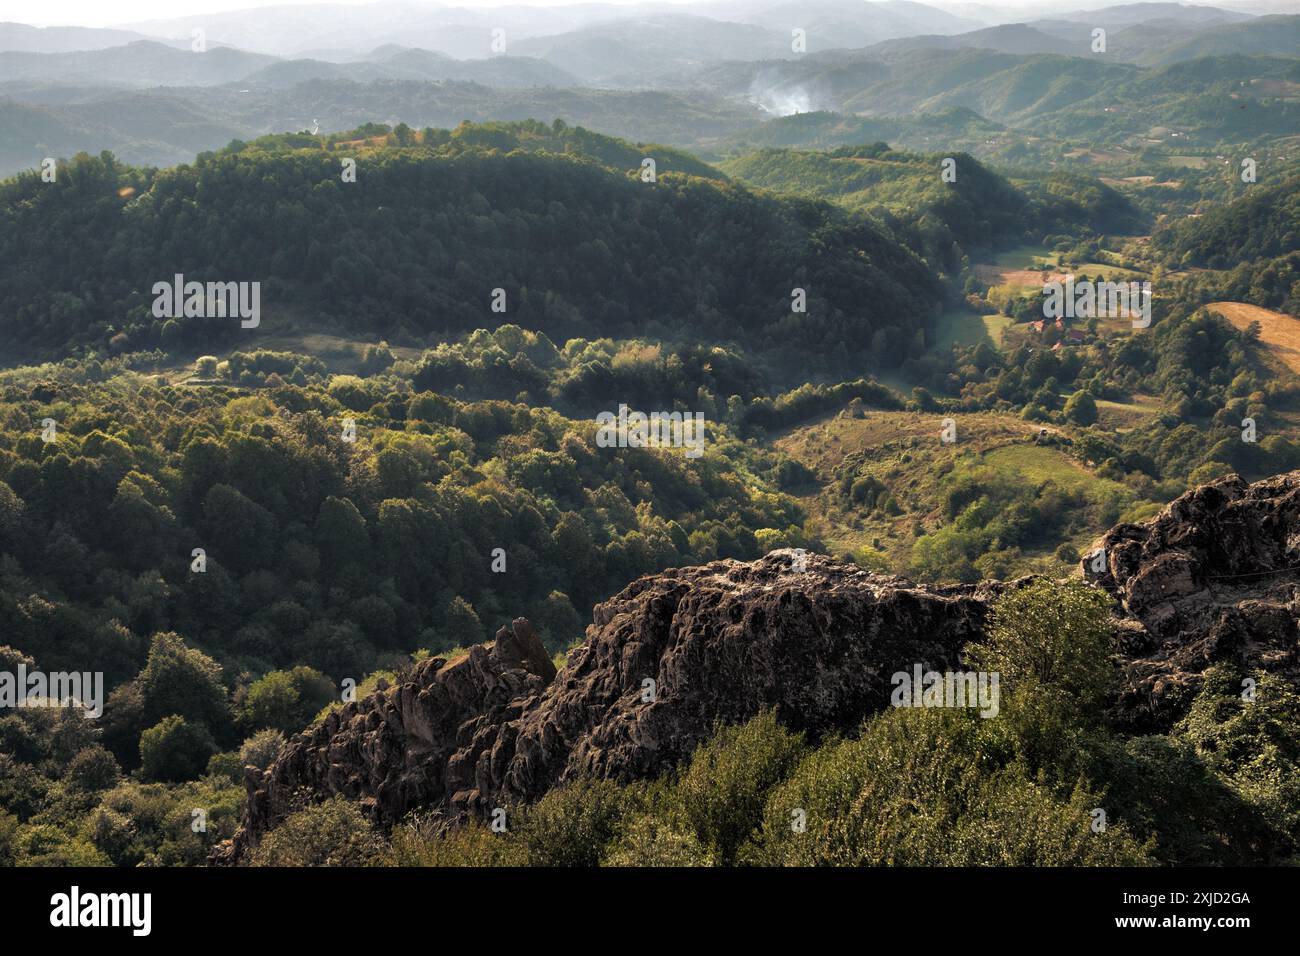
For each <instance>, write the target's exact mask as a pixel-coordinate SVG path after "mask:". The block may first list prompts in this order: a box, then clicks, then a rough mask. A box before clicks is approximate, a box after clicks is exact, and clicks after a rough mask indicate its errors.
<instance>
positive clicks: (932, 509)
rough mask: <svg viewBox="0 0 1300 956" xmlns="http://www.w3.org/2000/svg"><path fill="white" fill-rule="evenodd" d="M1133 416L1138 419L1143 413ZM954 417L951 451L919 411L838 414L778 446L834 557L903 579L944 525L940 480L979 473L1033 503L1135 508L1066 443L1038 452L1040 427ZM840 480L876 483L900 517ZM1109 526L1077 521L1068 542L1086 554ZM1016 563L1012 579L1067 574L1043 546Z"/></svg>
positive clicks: (937, 424) (937, 420)
mask: <svg viewBox="0 0 1300 956" xmlns="http://www.w3.org/2000/svg"><path fill="white" fill-rule="evenodd" d="M1113 404H1114V403H1113ZM1118 407H1121V406H1118V405H1117V408H1118ZM1135 411H1136V412H1138V413H1140V412H1141V406H1137V408H1136V409H1135ZM954 417H955V419H956V426H957V442H956V443H955V444H944V443H943V442H941V441H940V438H939V432H940V428H941V423H942V416H940V415H928V414H920V413H915V412H868V413H867V414H866V416H865V417H864V418H860V419H854V418H840V417H838V416H837V417H833V418H830V419H824V420H822V421H820V422H817V423H813V424H809V425H806V426H803V427H801V428H797V429H795V430H793V431H792V432H790V433H788V434H787V435H785V436H784V437H783V438H781V439H779V440H778V441H777V442H776V446H777V448H778V449H779V450H780V451H782V452H784V453H785V454H787V455H789V456H790V457H791V458H794V459H796V460H798V461H800V462H801V463H802V464H804V465H805V466H807V467H808V468H810V469H812V471H813V472H814V473H816V475H817V477H818V479H819V482H820V487H819V488H818V489H817V490H816V491H812V492H810V493H808V494H806V495H804V496H802V501H803V504H804V506H805V507H806V508H807V509H808V513H809V515H810V522H811V526H812V528H813V529H814V530H815V531H816V532H817V534H819V535H820V536H821V538H822V539H823V541H825V542H826V544H827V546H828V547H829V548H830V549H831V551H832V552H833V553H836V554H840V553H849V554H854V555H855V556H857V558H858V560H859V561H860V562H861V563H864V564H866V565H868V566H875V567H878V568H880V569H882V570H889V571H895V572H897V571H905V570H906V569H907V568H909V566H911V565H912V563H913V556H914V555H913V552H914V549H915V547H916V545H917V542H918V540H923V536H925V535H930V534H933V533H935V532H936V531H939V530H940V529H942V528H943V527H944V526H945V524H947V522H948V520H949V519H948V518H947V516H946V515H945V514H944V494H945V492H944V482H945V479H946V478H947V476H949V475H952V474H953V473H954V471H961V472H970V471H972V470H974V471H979V472H981V473H982V474H984V475H985V478H986V480H987V479H989V478H990V476H989V474H988V473H991V480H992V481H993V482H994V483H995V484H998V485H1001V486H1005V487H1011V488H1016V489H1021V490H1023V491H1025V493H1026V494H1028V495H1030V496H1032V494H1033V493H1034V492H1035V490H1036V489H1038V488H1040V487H1042V486H1043V485H1044V484H1045V483H1048V482H1051V483H1052V484H1054V485H1055V486H1056V487H1057V488H1059V489H1061V490H1062V491H1064V492H1068V493H1070V494H1075V495H1081V496H1083V498H1085V499H1086V500H1087V501H1088V502H1089V503H1100V502H1103V501H1105V500H1107V499H1110V500H1115V501H1118V502H1120V505H1119V506H1120V507H1127V506H1129V505H1130V504H1131V503H1132V502H1131V501H1130V499H1131V498H1132V497H1133V495H1132V493H1131V492H1130V490H1129V489H1128V488H1126V487H1125V486H1123V485H1121V484H1119V483H1118V482H1114V481H1109V480H1106V479H1103V478H1100V477H1098V476H1097V475H1095V474H1094V473H1093V472H1092V471H1090V470H1089V469H1088V468H1086V467H1085V466H1084V465H1082V464H1080V463H1079V462H1078V461H1076V460H1075V459H1074V458H1073V457H1071V455H1070V453H1069V451H1068V449H1067V448H1066V447H1064V446H1063V445H1057V444H1037V443H1036V442H1035V437H1036V436H1037V435H1038V432H1039V428H1040V427H1041V426H1039V425H1038V424H1036V423H1033V422H1028V421H1024V420H1023V419H1020V418H1016V417H1013V416H1009V415H998V414H993V413H976V414H970V415H957V416H954ZM1047 431H1048V434H1049V436H1053V437H1059V438H1064V437H1068V436H1066V435H1064V434H1063V432H1062V430H1061V429H1058V428H1055V427H1052V426H1049V427H1048V428H1047ZM846 474H849V475H858V476H864V475H865V476H870V478H872V479H874V480H876V481H879V482H880V483H881V484H883V486H884V487H886V488H887V489H888V492H889V494H890V495H891V496H892V497H893V499H894V500H895V501H896V502H897V504H898V509H899V511H898V513H895V514H888V513H885V512H882V511H881V510H879V509H874V510H867V509H865V508H863V507H859V506H856V505H854V504H853V503H852V502H851V501H846V499H845V496H844V492H843V481H844V476H845V475H846ZM1112 510H1114V509H1112ZM1117 513H1118V512H1117V511H1116V514H1117ZM1107 527H1109V524H1106V523H1104V522H1102V521H1100V520H1098V521H1095V522H1093V521H1090V520H1087V519H1084V518H1079V519H1078V520H1077V521H1075V526H1074V527H1072V528H1071V530H1070V533H1069V534H1068V540H1069V542H1070V543H1071V544H1073V545H1075V546H1076V547H1085V546H1087V545H1088V544H1089V543H1091V541H1092V540H1094V539H1095V538H1096V537H1097V536H1098V535H1100V534H1101V533H1102V532H1104V531H1105V530H1106V528H1107ZM1055 543H1059V539H1058V540H1057V541H1056V542H1055ZM1055 543H1054V544H1053V548H1054V547H1055ZM1012 560H1013V564H1012V567H1013V569H1014V571H1015V572H1016V573H1022V572H1028V571H1044V570H1046V571H1050V572H1052V573H1065V571H1066V570H1067V569H1066V568H1065V567H1064V566H1063V564H1062V562H1061V561H1059V560H1058V559H1056V558H1054V557H1053V556H1052V553H1051V549H1049V548H1047V547H1045V546H1044V547H1041V548H1028V549H1026V550H1025V551H1024V553H1023V554H1022V555H1021V556H1020V557H1019V558H1015V559H1012Z"/></svg>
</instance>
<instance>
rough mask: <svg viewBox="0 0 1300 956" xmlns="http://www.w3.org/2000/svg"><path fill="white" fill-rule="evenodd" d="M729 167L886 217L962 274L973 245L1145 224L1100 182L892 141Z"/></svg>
mask: <svg viewBox="0 0 1300 956" xmlns="http://www.w3.org/2000/svg"><path fill="white" fill-rule="evenodd" d="M945 164H950V166H949V167H948V169H949V175H948V177H947V178H945V177H944V176H942V175H941V173H942V171H943V170H944V168H945ZM721 168H722V169H723V170H724V171H725V172H727V173H728V174H730V175H731V176H733V177H734V178H736V179H739V180H741V181H743V182H746V183H750V184H752V185H755V186H762V187H765V188H769V189H774V190H777V191H779V192H782V193H789V194H793V195H803V196H808V197H815V198H822V199H829V200H832V201H834V202H836V203H838V204H840V205H842V206H844V207H846V208H849V209H852V210H855V211H859V212H865V213H868V214H870V215H872V216H875V217H878V218H880V219H881V220H882V221H884V222H886V223H887V224H888V225H889V226H890V227H891V228H892V229H893V231H894V232H895V233H896V234H897V235H899V236H901V237H903V238H905V239H906V241H907V242H908V243H909V245H911V246H912V247H913V248H914V249H915V250H916V251H917V252H918V253H920V254H921V255H923V256H924V257H925V258H926V259H927V260H928V261H930V262H931V263H932V264H933V265H934V266H935V267H936V268H941V269H944V270H953V271H955V270H956V269H958V268H959V267H960V257H961V255H962V254H963V253H964V252H968V251H970V250H972V249H974V248H978V247H984V248H989V247H993V246H996V245H997V244H999V243H1006V242H1013V241H1037V239H1039V238H1040V237H1041V235H1042V233H1043V232H1044V231H1045V230H1058V229H1059V230H1067V229H1072V230H1075V231H1086V232H1090V231H1098V232H1101V231H1113V232H1132V231H1137V229H1138V227H1139V225H1140V221H1141V220H1140V217H1139V215H1138V213H1137V210H1135V209H1134V208H1133V206H1132V204H1131V203H1130V202H1129V201H1128V200H1127V199H1125V198H1124V197H1123V196H1121V195H1120V194H1119V193H1117V192H1116V191H1115V190H1113V189H1111V188H1110V187H1109V186H1106V185H1105V184H1103V183H1101V182H1099V181H1098V180H1096V179H1092V178H1089V177H1083V176H1072V175H1068V174H1064V173H1055V174H1050V175H1045V176H1041V177H1027V178H1021V179H1017V180H1016V181H1014V182H1012V181H1009V180H1008V179H1007V178H1006V177H1005V176H1003V175H1001V174H1000V173H998V172H996V171H994V170H992V169H990V168H989V167H987V166H985V165H984V164H982V163H980V162H979V161H978V160H977V159H975V158H974V157H972V156H969V155H967V154H965V153H951V154H946V155H945V154H940V153H935V154H923V153H915V152H909V151H904V150H895V149H891V148H890V147H889V146H888V145H886V144H885V143H875V144H872V145H866V146H842V147H839V148H838V149H832V150H828V151H813V150H799V149H761V150H758V151H756V152H753V153H749V154H747V155H744V156H738V157H735V158H733V159H730V160H727V161H726V162H724V163H722V164H721Z"/></svg>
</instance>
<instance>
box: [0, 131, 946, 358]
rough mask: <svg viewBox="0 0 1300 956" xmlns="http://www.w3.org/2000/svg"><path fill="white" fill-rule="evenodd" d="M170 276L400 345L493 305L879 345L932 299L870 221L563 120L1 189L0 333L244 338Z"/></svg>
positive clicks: (809, 348) (262, 143)
mask: <svg viewBox="0 0 1300 956" xmlns="http://www.w3.org/2000/svg"><path fill="white" fill-rule="evenodd" d="M376 130H378V132H377V133H376ZM645 158H652V159H654V160H655V162H656V167H657V168H656V172H657V181H655V182H647V181H645V176H644V174H643V167H642V161H643V160H644V159H645ZM349 159H350V160H355V162H356V177H355V179H356V181H355V182H345V181H344V175H343V173H344V167H345V165H346V163H345V160H349ZM707 177H712V178H707ZM176 273H180V274H183V275H184V276H185V278H186V279H187V280H197V281H202V282H215V281H221V282H229V281H260V282H261V283H262V286H261V296H262V323H263V327H265V326H266V325H267V323H273V322H275V321H276V318H277V315H287V314H290V313H292V314H297V315H310V316H312V317H314V318H318V317H325V318H327V319H330V320H332V321H334V322H336V323H339V324H342V325H346V326H347V328H348V330H349V331H363V332H366V333H375V334H382V335H386V336H388V337H390V338H392V339H394V340H396V341H398V342H402V341H410V342H413V343H414V342H420V341H425V340H426V338H425V337H426V336H427V334H428V333H431V332H432V333H437V334H443V333H453V334H454V333H456V332H459V331H463V330H472V329H475V328H479V327H483V326H488V325H497V324H500V323H501V322H502V321H509V322H515V323H517V324H519V325H521V326H523V327H525V328H529V329H537V330H541V331H545V332H547V333H548V334H549V335H550V336H551V337H553V338H556V339H558V340H562V339H565V338H569V337H573V336H598V335H614V336H626V335H632V334H635V335H645V334H653V335H658V336H661V337H665V338H671V337H673V336H676V335H680V334H688V335H698V334H702V333H707V335H708V336H710V337H713V338H716V337H717V336H718V334H719V332H720V330H726V331H725V332H724V333H722V334H725V335H727V336H730V337H733V338H734V339H736V340H738V341H741V342H744V343H745V344H747V345H749V346H751V347H754V348H760V349H768V350H771V351H773V352H781V351H784V352H786V353H787V354H788V353H789V350H790V349H791V347H792V346H797V347H798V348H799V349H800V350H801V351H806V352H809V353H814V354H816V353H821V354H828V355H836V356H845V357H847V356H850V355H854V354H856V355H858V356H859V357H862V356H868V357H871V358H874V359H875V360H876V361H880V362H890V361H895V360H897V359H899V358H900V357H901V356H903V355H904V354H905V352H906V350H907V348H908V347H909V345H910V344H911V343H912V342H913V341H914V340H915V338H916V332H917V330H918V329H919V328H920V327H921V326H923V325H924V324H925V323H926V322H927V321H928V317H929V316H931V315H932V314H933V313H934V307H935V305H936V303H937V301H938V299H939V298H940V290H939V287H938V285H937V281H936V280H935V278H934V277H933V276H932V275H931V274H930V272H929V271H928V270H927V268H926V266H925V264H924V263H923V262H922V261H921V260H920V259H919V258H918V257H917V256H916V255H914V254H913V253H911V252H910V251H908V250H907V249H906V248H905V247H904V246H903V245H901V244H900V243H898V242H897V241H896V240H894V239H893V238H892V237H891V236H890V235H889V234H888V232H887V231H886V230H885V229H883V228H882V227H880V226H878V225H876V224H873V223H871V222H870V221H867V220H865V219H863V218H861V217H854V216H852V215H850V214H848V213H846V212H845V211H843V210H840V209H836V208H834V207H833V206H831V205H828V204H825V203H821V202H815V201H810V200H796V199H784V198H779V197H774V196H768V195H759V194H755V193H753V192H751V191H750V190H749V189H747V188H746V187H743V186H740V185H736V184H732V183H729V182H727V181H725V179H724V178H723V177H721V176H720V175H719V174H717V173H716V172H715V171H712V170H710V169H709V168H708V167H706V166H704V165H703V164H701V163H699V162H698V161H696V160H694V159H693V158H691V157H689V156H687V155H685V154H683V153H680V152H676V151H673V150H671V149H668V148H664V147H658V146H635V147H634V146H632V145H631V144H628V143H624V142H621V141H619V140H615V139H611V138H608V137H603V136H598V135H596V134H592V133H587V132H585V131H581V130H568V129H566V128H564V127H563V126H562V125H561V124H556V125H555V126H553V127H546V126H544V125H543V124H540V123H531V122H530V123H517V124H500V125H496V124H488V125H483V126H473V125H463V126H461V127H460V128H458V129H456V130H454V131H446V130H425V131H424V132H422V133H417V132H415V131H413V130H409V129H407V128H405V127H398V128H397V129H396V130H394V131H392V132H388V131H387V130H386V128H375V129H362V130H360V131H358V132H357V133H356V134H354V135H352V136H331V137H328V138H327V137H324V136H320V137H317V136H309V135H306V134H293V135H283V136H275V137H269V138H266V139H264V140H258V141H256V142H253V143H248V144H244V143H234V144H232V145H231V146H230V147H228V148H227V149H225V150H222V151H220V152H217V153H212V154H203V155H201V156H200V157H199V158H198V160H197V161H196V162H195V163H194V164H193V165H185V166H179V167H176V168H174V169H169V170H165V171H155V170H147V169H137V168H131V167H127V166H124V165H122V164H119V163H118V162H116V161H115V160H114V159H113V158H112V157H111V156H109V155H107V154H104V155H101V156H100V157H97V158H92V157H87V156H80V157H77V158H75V159H74V160H73V161H72V162H71V163H69V164H66V165H63V166H61V167H59V169H58V175H57V179H56V181H55V182H53V183H46V182H43V181H42V179H41V177H40V176H39V175H38V174H36V173H34V172H33V173H27V174H24V175H22V176H19V177H17V178H16V179H14V180H11V181H9V182H7V183H5V184H3V185H0V332H3V334H4V336H5V340H6V342H7V343H8V346H9V348H10V349H11V350H15V351H17V352H18V354H19V355H40V356H63V355H66V354H68V352H69V351H74V352H75V351H77V350H82V351H87V352H90V351H94V352H99V353H107V352H121V351H132V350H139V349H145V348H152V347H155V346H157V345H160V344H164V345H166V346H168V348H169V350H170V349H174V348H178V347H179V348H184V347H187V346H193V347H195V348H204V349H206V348H211V347H214V346H215V345H217V344H220V343H221V342H222V341H223V340H224V341H227V342H229V341H236V340H237V336H238V335H239V334H240V333H241V330H240V328H239V322H238V321H237V320H231V319H217V320H212V319H203V318H198V317H192V318H178V319H165V318H164V319H158V318H155V317H154V316H153V314H152V311H151V309H152V305H153V299H154V295H153V292H152V289H153V286H154V284H155V283H157V282H159V281H170V280H171V278H172V276H173V275H174V274H176ZM794 288H802V289H804V290H805V292H806V299H807V308H806V311H804V312H798V311H794V310H793V309H792V289H794ZM496 289H502V290H504V293H505V298H504V303H505V311H504V312H500V311H498V312H495V313H494V312H493V311H492V304H493V301H494V290H496ZM498 301H500V300H499V297H498Z"/></svg>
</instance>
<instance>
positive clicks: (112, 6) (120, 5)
mask: <svg viewBox="0 0 1300 956" xmlns="http://www.w3.org/2000/svg"><path fill="white" fill-rule="evenodd" d="M320 2H322V0H0V21H4V20H10V21H14V22H17V23H30V24H34V25H36V26H52V25H56V24H58V25H64V24H66V25H75V26H86V27H104V26H114V25H118V24H123V23H132V22H136V21H139V20H152V19H163V18H166V19H170V18H173V17H183V16H188V15H190V14H196V13H214V12H219V11H222V10H247V9H249V8H250V7H281V6H289V5H301V4H305V3H320ZM325 2H327V3H346V4H348V5H350V6H360V5H362V4H365V3H370V2H373V0H325ZM573 2H575V0H451V2H448V3H431V4H429V5H430V6H449V7H493V6H502V5H506V4H519V3H522V4H526V5H528V6H536V7H548V6H565V5H567V4H570V3H573ZM596 2H600V3H634V2H636V0H596ZM659 2H663V3H680V4H681V5H684V6H689V5H690V3H691V0H659ZM772 2H775V0H772ZM922 2H924V0H922ZM1110 2H1122V0H1095V2H1090V0H1079V3H1078V5H1079V6H1080V7H1084V8H1088V7H1100V6H1106V5H1107V3H1110ZM1297 3H1300V0H1297ZM991 5H993V6H999V7H1021V6H1023V7H1032V6H1042V5H1043V4H1042V3H1041V0H991Z"/></svg>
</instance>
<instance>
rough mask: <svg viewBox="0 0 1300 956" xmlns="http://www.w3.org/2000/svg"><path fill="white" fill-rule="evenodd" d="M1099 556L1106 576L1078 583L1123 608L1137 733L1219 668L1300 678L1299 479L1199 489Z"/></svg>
mask: <svg viewBox="0 0 1300 956" xmlns="http://www.w3.org/2000/svg"><path fill="white" fill-rule="evenodd" d="M1101 547H1102V548H1103V549H1104V551H1105V557H1106V562H1105V564H1106V569H1105V571H1104V572H1102V573H1101V574H1093V573H1091V569H1090V562H1089V560H1088V558H1087V557H1085V558H1084V560H1083V567H1084V573H1085V575H1086V576H1087V577H1088V578H1089V579H1090V580H1093V581H1095V582H1096V583H1097V584H1098V585H1099V586H1100V587H1103V588H1105V589H1106V590H1107V591H1109V592H1110V593H1111V594H1112V595H1113V596H1114V597H1115V598H1116V599H1117V601H1118V604H1119V609H1120V613H1121V615H1122V617H1123V620H1122V621H1121V633H1122V639H1121V647H1122V648H1123V649H1124V651H1125V652H1126V655H1125V656H1126V657H1129V658H1130V660H1129V663H1128V665H1127V667H1126V676H1127V682H1126V688H1125V691H1124V693H1123V694H1122V695H1121V698H1120V700H1119V703H1118V708H1119V712H1120V714H1121V716H1122V717H1124V718H1126V719H1127V720H1128V722H1129V723H1130V724H1131V725H1132V727H1133V728H1134V729H1160V728H1163V727H1165V726H1167V725H1168V723H1169V721H1170V719H1171V718H1172V717H1173V716H1175V715H1176V711H1177V709H1178V706H1179V704H1180V702H1182V701H1185V700H1186V698H1187V697H1188V696H1189V693H1190V692H1191V691H1193V690H1194V689H1195V687H1196V685H1197V684H1198V683H1199V675H1200V674H1201V672H1202V671H1204V670H1205V668H1206V667H1208V666H1209V665H1210V664H1212V663H1215V662H1217V661H1227V660H1232V661H1237V662H1240V663H1242V664H1250V665H1251V666H1256V667H1263V668H1265V669H1267V670H1274V671H1280V672H1284V673H1287V674H1290V675H1291V676H1293V677H1294V676H1297V673H1298V672H1300V666H1298V665H1300V648H1298V646H1297V639H1298V636H1300V631H1297V626H1296V625H1297V618H1300V472H1293V473H1291V474H1287V475H1279V476H1277V477H1275V478H1269V479H1267V480H1265V481H1260V482H1256V483H1255V484H1253V485H1252V484H1247V483H1246V482H1245V481H1243V480H1242V479H1241V478H1239V477H1237V476H1235V475H1233V476H1229V477H1227V478H1223V479H1220V480H1219V481H1215V482H1213V483H1211V484H1208V485H1202V486H1201V487H1200V488H1196V489H1194V490H1193V491H1190V492H1188V493H1187V494H1185V495H1183V496H1182V497H1181V498H1179V499H1177V500H1176V501H1174V502H1171V503H1170V504H1169V505H1168V506H1167V507H1166V508H1165V509H1164V510H1163V511H1161V512H1160V514H1158V515H1156V517H1154V518H1152V519H1151V520H1149V521H1146V522H1143V523H1142V524H1126V525H1119V526H1118V527H1115V528H1113V529H1111V531H1110V532H1109V533H1107V534H1106V536H1105V537H1104V538H1103V539H1102V541H1101Z"/></svg>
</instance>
